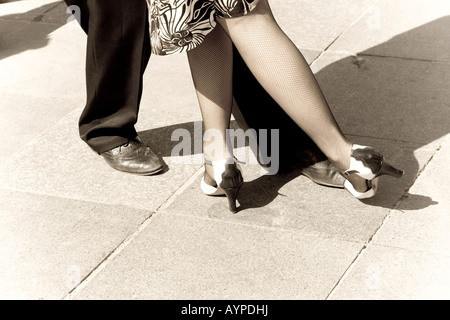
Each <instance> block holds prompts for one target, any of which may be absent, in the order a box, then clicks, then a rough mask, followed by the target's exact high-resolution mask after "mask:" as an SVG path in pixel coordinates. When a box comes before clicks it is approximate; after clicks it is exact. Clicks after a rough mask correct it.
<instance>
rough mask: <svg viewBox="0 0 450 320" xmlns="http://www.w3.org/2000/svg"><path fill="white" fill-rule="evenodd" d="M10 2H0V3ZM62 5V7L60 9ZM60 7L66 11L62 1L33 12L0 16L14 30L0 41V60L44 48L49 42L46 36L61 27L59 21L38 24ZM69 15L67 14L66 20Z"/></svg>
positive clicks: (61, 23)
mask: <svg viewBox="0 0 450 320" xmlns="http://www.w3.org/2000/svg"><path fill="white" fill-rule="evenodd" d="M6 2H12V1H3V2H2V1H0V4H1V3H6ZM63 5H64V7H62V6H63ZM58 6H61V8H63V9H64V10H65V9H66V7H65V4H64V3H63V2H62V1H55V2H52V3H49V4H46V5H43V6H41V7H39V8H35V9H33V10H30V11H27V12H24V13H18V14H11V15H6V16H1V17H0V19H1V20H6V21H8V24H10V27H9V28H16V29H15V30H14V31H12V33H11V34H10V35H7V36H6V37H4V38H3V39H1V41H0V59H4V58H7V57H9V56H13V55H16V54H19V53H21V52H23V51H27V50H34V49H39V48H43V47H45V46H46V45H47V44H48V42H49V37H48V35H49V34H50V33H52V32H53V31H55V30H56V29H58V28H60V27H61V26H62V25H63V22H62V21H61V19H58V20H56V21H51V23H45V24H39V27H37V23H39V22H42V19H43V17H44V15H46V14H47V13H48V12H50V11H52V10H53V9H55V8H56V7H58ZM68 17H69V14H67V18H68Z"/></svg>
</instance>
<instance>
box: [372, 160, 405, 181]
mask: <svg viewBox="0 0 450 320" xmlns="http://www.w3.org/2000/svg"><path fill="white" fill-rule="evenodd" d="M404 173H405V171H403V170H399V169H397V168H394V167H393V166H391V165H390V164H389V163H387V162H385V161H383V163H382V164H381V169H380V173H379V174H378V176H382V175H389V176H393V177H395V178H401V177H402V176H403V174H404Z"/></svg>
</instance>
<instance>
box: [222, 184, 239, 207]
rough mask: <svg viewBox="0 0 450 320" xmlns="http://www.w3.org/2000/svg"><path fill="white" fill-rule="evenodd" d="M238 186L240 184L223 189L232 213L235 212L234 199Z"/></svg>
mask: <svg viewBox="0 0 450 320" xmlns="http://www.w3.org/2000/svg"><path fill="white" fill-rule="evenodd" d="M240 188H241V186H239V187H237V188H230V189H223V191H224V192H225V195H226V196H227V199H228V207H229V209H230V211H231V212H233V213H236V212H237V208H236V199H237V195H238V193H239V189H240Z"/></svg>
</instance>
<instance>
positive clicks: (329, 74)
mask: <svg viewBox="0 0 450 320" xmlns="http://www.w3.org/2000/svg"><path fill="white" fill-rule="evenodd" d="M313 69H314V72H315V74H316V77H317V79H318V81H319V83H320V85H321V87H322V89H323V91H324V95H325V97H326V98H327V100H328V102H329V104H330V108H331V109H332V111H333V113H334V115H335V117H336V119H337V122H338V123H339V125H340V126H341V128H342V130H343V131H344V133H345V134H349V135H356V136H365V137H367V136H368V137H374V138H381V139H389V140H395V141H406V142H413V143H418V144H420V145H428V144H430V143H431V142H434V143H435V144H436V145H437V146H438V145H439V140H440V139H442V137H444V136H445V135H446V134H447V133H448V132H449V131H450V108H449V107H448V101H449V100H450V96H449V92H448V91H447V90H442V83H448V82H449V81H450V66H449V65H448V64H447V63H428V62H424V61H417V60H404V59H395V58H380V57H370V56H365V57H360V58H357V57H352V56H348V55H336V54H333V53H326V54H325V55H323V56H322V57H321V58H320V59H319V60H318V61H316V63H315V64H314V65H313Z"/></svg>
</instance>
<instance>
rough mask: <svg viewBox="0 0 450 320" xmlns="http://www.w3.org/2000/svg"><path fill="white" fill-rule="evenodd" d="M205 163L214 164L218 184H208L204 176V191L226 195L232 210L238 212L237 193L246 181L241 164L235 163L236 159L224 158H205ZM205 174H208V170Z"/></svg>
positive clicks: (202, 183)
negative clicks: (210, 159)
mask: <svg viewBox="0 0 450 320" xmlns="http://www.w3.org/2000/svg"><path fill="white" fill-rule="evenodd" d="M230 162H231V163H230ZM205 163H206V164H211V165H212V166H213V169H214V180H215V181H216V186H211V185H209V184H207V183H206V181H205V177H203V178H202V181H201V184H200V187H201V189H202V191H203V193H204V194H207V195H210V196H216V195H225V196H226V197H227V199H228V206H229V209H230V211H231V212H233V213H236V212H237V208H236V199H237V195H238V193H239V190H240V188H241V186H242V184H243V183H244V179H243V178H242V174H241V170H240V168H239V166H238V165H237V164H236V163H235V161H234V159H223V160H218V161H208V160H205ZM205 175H207V173H206V172H205Z"/></svg>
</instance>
